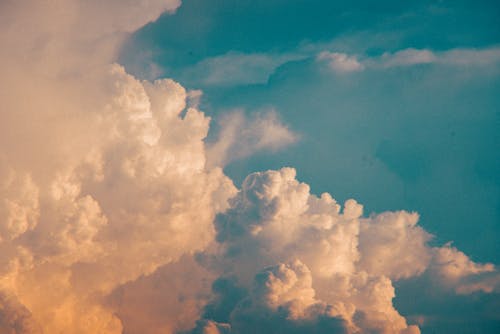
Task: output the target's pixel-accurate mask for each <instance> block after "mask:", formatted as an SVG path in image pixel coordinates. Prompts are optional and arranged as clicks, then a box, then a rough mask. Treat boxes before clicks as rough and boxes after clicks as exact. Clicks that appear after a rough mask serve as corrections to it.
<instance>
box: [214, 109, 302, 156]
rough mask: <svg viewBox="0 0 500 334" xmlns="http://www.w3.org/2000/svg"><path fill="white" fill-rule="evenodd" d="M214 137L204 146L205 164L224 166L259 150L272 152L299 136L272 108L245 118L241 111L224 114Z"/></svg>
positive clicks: (292, 141) (294, 140)
mask: <svg viewBox="0 0 500 334" xmlns="http://www.w3.org/2000/svg"><path fill="white" fill-rule="evenodd" d="M219 126H220V130H219V133H218V136H217V139H216V140H215V141H213V142H212V143H209V145H208V148H207V150H208V165H209V166H225V165H226V164H228V163H229V162H231V161H235V160H239V159H242V158H245V157H248V156H250V155H252V154H254V153H256V152H260V151H271V152H272V151H276V150H278V149H281V148H283V147H285V146H287V145H290V144H292V143H294V142H296V141H297V140H298V139H299V136H298V135H297V134H296V133H294V132H293V131H292V130H290V129H289V128H288V127H287V126H286V125H284V124H283V123H282V122H281V120H280V119H279V117H278V114H277V113H276V112H274V111H269V112H265V113H258V114H254V115H253V116H252V117H250V118H249V117H246V116H245V114H244V113H243V112H242V111H236V112H232V113H229V114H226V115H224V116H223V117H222V118H221V119H220V121H219Z"/></svg>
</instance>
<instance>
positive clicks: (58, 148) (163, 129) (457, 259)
mask: <svg viewBox="0 0 500 334" xmlns="http://www.w3.org/2000/svg"><path fill="white" fill-rule="evenodd" d="M179 5H180V3H179V2H178V1H175V0H173V1H168V0H167V1H160V0H158V1H104V2H103V1H83V0H82V1H77V0H65V1H9V0H8V1H2V3H1V4H0V66H1V70H2V78H1V79H0V112H1V114H0V333H9V334H10V333H16V334H19V333H23V334H28V333H30V334H32V333H45V334H47V333H48V334H54V333H74V334H95V333H103V334H112V333H147V334H148V333H176V332H193V333H307V332H311V333H418V332H419V329H418V327H417V326H416V325H413V324H409V322H408V321H407V320H406V319H405V318H404V317H403V316H402V315H401V314H400V313H399V312H398V311H397V310H396V309H395V307H394V305H393V298H394V296H395V288H394V285H393V283H394V282H396V281H398V280H406V279H410V278H413V277H417V276H418V277H424V278H425V279H426V280H428V282H429V285H431V286H434V287H437V288H439V289H448V290H450V291H452V292H453V293H458V294H470V293H475V292H478V291H481V292H484V293H491V292H495V291H498V289H499V283H498V282H499V276H498V273H497V271H496V269H495V267H494V266H493V265H491V264H485V265H481V264H477V263H474V262H473V261H471V260H470V259H469V258H468V257H467V256H466V255H465V254H463V253H461V252H459V251H458V250H456V249H454V248H453V247H451V246H449V245H446V246H444V247H430V246H428V241H429V239H430V235H429V234H428V233H426V232H425V231H424V230H422V229H421V228H420V227H419V226H418V225H417V220H418V216H417V214H414V213H407V212H387V213H382V214H379V215H375V216H370V217H363V215H362V213H363V210H362V206H361V205H360V204H358V203H356V202H355V201H354V200H349V201H347V202H346V203H345V205H344V208H343V209H341V207H340V206H339V205H338V204H337V203H336V202H335V200H334V199H333V198H332V197H331V196H330V195H328V194H323V195H322V196H321V197H316V196H314V195H311V194H310V193H309V187H308V186H307V185H305V184H303V183H300V182H298V181H297V180H296V178H295V170H294V169H291V168H284V169H282V170H279V171H268V172H265V173H256V174H251V175H250V176H248V177H247V178H246V180H245V182H244V184H243V185H242V187H241V190H239V191H238V189H236V188H235V187H234V185H233V183H232V181H231V180H230V179H229V178H228V177H226V176H225V175H224V174H223V172H222V169H221V168H220V166H219V165H221V164H223V163H225V162H227V161H228V159H229V158H230V157H229V156H228V154H233V153H232V152H233V151H235V150H237V151H239V152H240V154H241V155H248V154H251V153H252V152H254V151H256V150H258V149H261V148H262V147H271V148H275V146H280V145H284V144H286V143H288V142H292V141H294V140H295V137H294V135H293V134H291V132H289V131H288V129H286V128H285V127H283V126H281V125H280V123H279V122H278V121H277V118H276V117H275V116H274V115H271V116H269V117H267V116H266V117H261V118H259V119H257V121H252V122H250V124H251V127H252V130H251V133H252V134H255V135H256V136H258V135H259V134H270V133H271V132H273V131H274V130H273V131H271V132H270V131H269V129H280V131H281V132H280V133H281V135H279V136H278V137H279V138H278V139H279V140H277V141H276V140H274V139H272V140H271V139H269V138H268V137H265V138H263V139H261V140H258V139H257V140H254V139H253V138H250V137H251V136H250V135H249V138H243V140H241V142H240V141H238V142H236V141H234V140H233V139H232V137H233V135H231V136H230V137H231V138H229V139H227V138H226V143H225V144H224V143H222V142H221V143H219V144H214V146H212V147H211V148H209V149H207V150H206V148H205V142H204V139H205V137H206V135H207V133H208V130H209V118H208V117H207V116H205V115H204V114H203V113H202V112H201V111H199V110H198V109H197V108H194V107H190V105H196V103H194V104H193V103H189V102H190V101H189V99H190V96H194V95H196V94H190V93H189V92H186V90H185V89H184V88H183V87H182V86H181V85H179V84H178V83H176V82H174V81H172V80H169V79H162V80H157V81H154V82H146V81H140V80H138V79H136V78H134V77H133V76H131V75H129V74H127V72H126V70H125V69H124V68H123V67H121V66H120V65H116V64H113V61H114V60H115V58H116V52H117V50H118V48H119V46H120V43H121V42H122V41H123V39H124V38H125V37H126V34H127V33H129V32H132V31H134V30H136V29H138V28H139V27H141V26H142V25H144V24H146V23H147V22H149V21H151V20H154V19H155V18H157V17H158V16H159V15H160V14H161V13H162V12H164V11H174V10H175V9H176V8H177V7H178V6H179ZM242 122H243V121H241V122H240V121H237V122H236V126H235V127H234V128H235V129H240V128H241V126H240V123H242ZM243 123H244V122H243ZM228 131H229V130H228ZM231 131H232V130H231ZM235 131H237V130H235ZM222 137H224V134H222ZM222 139H224V138H222ZM268 141H270V142H271V144H269V143H268ZM256 143H257V144H256ZM223 144H224V145H226V146H224V145H223ZM217 145H219V146H220V147H219V146H217ZM221 145H222V146H221ZM246 146H250V147H246ZM213 152H215V153H213Z"/></svg>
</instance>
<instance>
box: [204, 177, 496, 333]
mask: <svg viewBox="0 0 500 334" xmlns="http://www.w3.org/2000/svg"><path fill="white" fill-rule="evenodd" d="M230 203H231V207H230V209H229V210H228V211H227V212H225V213H224V214H221V215H219V216H218V218H217V221H216V227H217V240H218V242H219V247H220V248H219V250H218V252H216V254H215V255H214V256H215V258H216V260H215V263H216V264H214V263H211V262H209V263H210V265H212V266H214V267H215V268H219V269H218V270H219V271H222V272H224V273H225V275H235V277H237V282H238V284H240V286H242V287H243V288H244V289H246V290H247V291H250V292H249V294H248V297H247V298H246V299H245V298H244V299H242V300H241V301H240V302H239V303H238V304H237V305H236V306H235V307H234V308H233V310H232V311H231V313H230V320H229V324H230V325H231V328H232V332H234V333H244V332H245V330H244V327H245V325H243V323H244V324H248V323H249V322H252V321H253V323H259V321H262V320H260V319H268V321H270V323H268V324H267V326H270V327H269V328H273V327H272V326H277V325H278V324H281V325H280V326H291V324H293V326H294V328H300V326H299V324H298V323H296V321H297V320H298V319H302V320H303V319H306V318H307V319H309V320H310V319H311V318H310V317H311V316H312V314H315V317H316V316H318V317H320V318H321V317H324V316H326V313H321V312H326V310H328V313H327V314H328V316H330V317H334V318H335V319H337V320H342V322H341V323H345V326H344V327H345V330H346V332H349V333H364V332H372V331H375V332H384V333H419V329H418V327H417V326H414V325H408V323H407V322H406V320H405V319H404V317H402V316H401V315H400V314H399V312H398V310H397V309H396V308H395V307H394V305H393V302H392V300H393V298H394V297H395V295H396V291H395V288H394V285H393V283H394V282H396V281H398V280H402V279H408V278H414V277H419V276H421V275H423V274H424V273H425V275H426V276H428V277H430V278H431V279H432V280H434V281H435V282H437V285H434V288H435V289H441V287H442V286H446V287H447V289H451V290H454V291H455V292H457V293H462V294H463V293H471V292H475V291H483V292H492V291H494V289H495V287H497V286H498V284H499V282H500V278H499V275H498V272H497V270H496V269H495V267H494V266H493V265H492V264H477V263H474V262H472V261H471V260H470V259H469V258H468V257H467V256H465V255H464V254H463V253H460V252H458V251H456V250H453V249H450V248H449V246H447V245H445V246H444V247H431V246H429V245H428V241H429V240H430V235H429V234H428V233H427V232H425V231H424V230H423V229H422V228H421V227H419V226H418V224H417V221H418V215H417V214H415V213H408V212H404V211H400V212H384V213H381V214H378V215H372V216H370V217H366V218H365V217H363V216H362V206H361V205H359V204H358V203H356V202H355V201H353V200H349V201H347V202H346V203H345V205H344V209H343V211H341V207H340V206H339V205H338V204H337V203H336V202H335V200H334V199H332V197H331V196H330V195H328V194H323V195H322V196H321V197H316V196H314V195H311V194H310V193H309V187H308V186H307V185H306V184H303V183H300V182H298V181H297V180H296V179H295V171H294V170H293V169H290V168H284V169H282V170H280V171H267V172H263V173H254V174H251V175H249V176H248V177H247V179H246V180H245V181H244V183H243V185H242V189H241V190H240V191H239V193H238V195H237V196H236V197H235V198H233V199H232V200H231V202H230ZM220 268H223V269H222V270H221V269H220ZM265 268H267V269H265ZM485 274H487V275H485ZM254 277H255V281H254ZM252 282H254V283H252ZM320 305H322V306H320ZM265 310H268V311H265ZM312 310H314V311H312ZM318 310H323V311H321V312H320V313H315V312H318ZM263 312H264V313H263ZM266 312H268V313H269V314H268V313H266ZM283 312H284V313H283ZM311 312H312V313H311ZM264 314H268V315H264ZM283 314H284V315H283ZM308 317H309V318H308ZM269 319H274V320H272V321H271V320H269ZM284 319H286V321H285V320H284ZM283 321H284V323H282V322H283ZM337 324H339V323H337ZM248 325H249V326H250V327H251V325H250V324H248ZM344 327H342V328H344ZM251 328H253V327H251ZM319 332H321V333H322V331H319ZM324 332H325V333H326V332H328V331H324Z"/></svg>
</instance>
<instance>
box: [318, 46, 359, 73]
mask: <svg viewBox="0 0 500 334" xmlns="http://www.w3.org/2000/svg"><path fill="white" fill-rule="evenodd" d="M316 59H317V60H318V61H322V62H326V63H327V64H328V67H329V68H330V69H332V70H333V71H335V72H338V73H348V72H357V71H361V70H363V69H364V65H363V64H362V63H360V62H359V61H358V59H357V58H356V57H355V56H349V55H347V54H345V53H339V52H329V51H322V52H320V53H319V54H318V56H317V58H316Z"/></svg>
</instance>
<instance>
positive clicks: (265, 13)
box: [121, 0, 500, 262]
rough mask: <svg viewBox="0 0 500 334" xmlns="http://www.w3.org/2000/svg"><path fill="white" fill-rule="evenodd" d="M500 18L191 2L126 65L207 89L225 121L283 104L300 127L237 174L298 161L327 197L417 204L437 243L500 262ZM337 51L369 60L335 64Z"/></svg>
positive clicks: (490, 9)
mask: <svg viewBox="0 0 500 334" xmlns="http://www.w3.org/2000/svg"><path fill="white" fill-rule="evenodd" d="M499 15H500V6H499V5H498V3H497V2H495V1H418V2H401V1H384V2H382V3H381V2H380V1H361V2H357V3H354V4H353V3H350V2H343V1H328V2H326V1H238V2H237V3H236V2H234V1H217V2H216V5H214V4H213V3H212V2H206V1H190V0H187V1H184V2H183V4H182V6H181V7H180V8H179V9H178V11H177V12H176V14H175V15H170V14H165V15H163V16H162V17H161V18H160V19H159V20H157V21H156V22H154V23H151V24H148V25H147V26H145V27H144V28H142V29H141V30H139V31H137V32H136V33H135V34H134V35H133V36H132V37H131V38H130V40H129V42H128V43H127V44H126V45H125V47H124V49H123V50H122V55H121V62H122V63H123V64H125V65H126V67H127V69H128V70H129V71H131V72H132V73H134V74H136V75H137V76H139V77H143V78H148V79H151V78H156V77H165V76H166V77H173V78H175V79H176V80H178V81H179V82H180V83H181V84H183V85H184V86H186V87H187V88H190V89H201V90H203V92H204V95H203V98H202V102H201V107H202V109H203V110H204V111H206V112H207V113H208V114H209V115H211V116H213V117H214V122H217V119H218V118H220V117H221V115H223V114H225V113H228V112H230V111H232V110H234V109H240V110H244V111H245V113H247V114H248V115H251V114H253V113H258V112H263V111H266V110H271V109H272V110H275V111H276V112H277V113H278V114H279V116H280V118H281V120H282V121H283V122H284V123H285V124H287V125H288V126H289V128H290V129H291V130H292V131H294V132H296V133H297V134H299V136H300V140H298V142H296V143H294V144H291V145H289V146H288V147H286V148H283V149H281V150H279V151H276V150H275V151H272V152H261V153H260V154H256V155H253V156H251V157H249V158H246V159H242V160H239V161H233V162H232V163H230V164H229V165H228V166H226V168H225V170H226V172H227V173H228V175H230V176H231V177H233V179H235V180H236V182H241V181H242V180H243V178H244V177H245V176H246V175H248V173H250V172H253V171H256V170H266V169H271V168H272V169H276V168H279V167H282V166H294V167H296V168H297V170H298V175H299V178H300V179H301V180H303V181H305V182H307V183H309V184H310V185H311V187H312V191H313V192H314V193H318V194H319V193H321V192H324V191H327V192H330V193H332V194H333V195H334V196H335V197H336V198H337V199H339V200H341V201H343V200H345V199H348V198H351V197H353V198H356V199H358V200H359V201H360V202H361V203H363V204H364V205H365V208H366V212H367V213H369V212H372V211H375V212H380V211H383V210H388V209H390V210H395V209H405V210H410V211H417V212H419V214H420V215H421V221H420V223H421V224H422V225H423V226H424V227H425V228H426V229H427V230H428V231H430V232H431V233H433V234H434V235H436V241H437V242H438V243H443V242H447V241H453V242H454V244H455V245H456V246H457V247H459V248H460V249H462V250H464V251H465V252H466V253H468V254H470V256H472V258H474V259H476V260H480V261H494V262H498V260H499V259H500V257H499V254H500V251H499V243H498V239H499V236H500V225H499V222H500V193H499V182H500V173H499V172H498V171H499V170H500V155H499V154H498V151H499V148H500V138H499V126H500V114H499V110H500V97H499V96H500V95H499V91H500V77H499V73H500V61H499V56H498V54H499V50H500V49H499V48H500V44H499V43H500V24H498V16H499ZM404 50H410V53H411V51H412V50H413V51H414V53H415V54H416V53H418V51H421V52H422V51H425V52H428V53H432V55H433V56H432V57H435V59H434V60H429V59H424V58H425V57H424V58H423V59H420V60H418V61H415V60H413V61H410V60H409V59H410V57H411V56H409V55H408V52H406V55H405V51H404ZM325 51H326V52H330V53H342V54H346V55H349V56H351V57H354V59H356V60H357V61H359V62H360V63H361V64H363V65H362V66H363V69H362V70H356V71H351V72H345V73H341V72H339V71H335V70H332V69H331V68H329V66H328V64H327V62H325V61H323V62H322V61H319V60H318V59H319V58H318V55H319V54H320V53H321V52H325ZM401 51H403V52H401ZM398 52H399V53H398ZM420 55H421V56H422V55H424V54H423V53H421V54H420ZM405 56H406V60H402V59H403V58H405ZM424 56H425V55H424ZM390 59H392V60H390ZM152 64H153V65H152ZM215 128H216V127H214V129H215ZM214 131H215V130H214ZM214 131H213V132H214Z"/></svg>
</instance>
